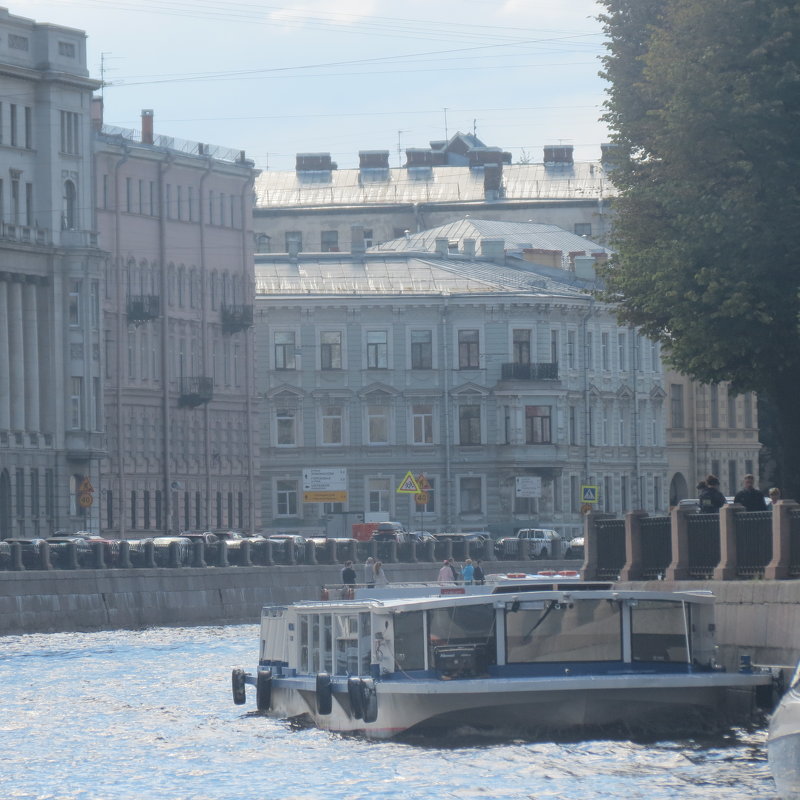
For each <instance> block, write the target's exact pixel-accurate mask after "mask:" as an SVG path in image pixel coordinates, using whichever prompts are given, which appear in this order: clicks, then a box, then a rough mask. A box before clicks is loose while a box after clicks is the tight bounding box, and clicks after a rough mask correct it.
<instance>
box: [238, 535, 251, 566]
mask: <svg viewBox="0 0 800 800" xmlns="http://www.w3.org/2000/svg"><path fill="white" fill-rule="evenodd" d="M239 566H240V567H252V566H253V561H252V560H251V558H250V542H248V541H247V539H245V540H244V541H243V542H241V543H240V544H239Z"/></svg>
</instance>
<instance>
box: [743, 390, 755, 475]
mask: <svg viewBox="0 0 800 800" xmlns="http://www.w3.org/2000/svg"><path fill="white" fill-rule="evenodd" d="M744 427H745V428H752V427H753V395H752V394H751V393H750V392H748V393H747V394H745V396H744ZM747 471H748V472H752V471H753V470H752V469H749V470H747Z"/></svg>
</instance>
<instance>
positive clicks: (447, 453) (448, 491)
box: [442, 295, 453, 529]
mask: <svg viewBox="0 0 800 800" xmlns="http://www.w3.org/2000/svg"><path fill="white" fill-rule="evenodd" d="M443 299H444V308H443V309H442V353H443V355H442V358H443V361H444V364H443V366H444V474H445V495H446V505H445V509H446V516H445V520H444V522H445V526H446V527H447V528H448V529H449V528H450V515H451V509H452V507H453V491H452V485H451V481H452V472H451V447H452V443H451V439H452V431H451V430H450V347H449V345H448V335H449V331H448V326H447V316H448V297H447V295H445V296H444V298H443Z"/></svg>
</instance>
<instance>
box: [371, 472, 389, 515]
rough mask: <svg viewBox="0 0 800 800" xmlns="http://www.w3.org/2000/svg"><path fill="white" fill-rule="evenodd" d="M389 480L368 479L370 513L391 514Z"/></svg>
mask: <svg viewBox="0 0 800 800" xmlns="http://www.w3.org/2000/svg"><path fill="white" fill-rule="evenodd" d="M391 496H392V495H391V485H390V480H389V478H367V505H368V508H369V510H370V512H386V513H390V512H391V510H392V509H391V506H390V500H391Z"/></svg>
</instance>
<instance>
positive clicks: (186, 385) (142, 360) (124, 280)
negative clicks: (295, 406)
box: [94, 104, 258, 537]
mask: <svg viewBox="0 0 800 800" xmlns="http://www.w3.org/2000/svg"><path fill="white" fill-rule="evenodd" d="M95 108H96V115H95V117H96V118H95V127H96V133H95V145H94V146H95V156H94V179H95V195H96V200H97V203H96V206H97V208H96V215H97V223H96V224H97V230H98V233H99V240H100V243H101V245H102V247H103V248H104V249H105V250H106V251H107V252H108V259H107V261H106V265H105V266H106V269H105V279H104V282H103V296H102V308H103V342H104V357H103V364H104V375H103V382H104V385H105V409H104V412H105V429H106V433H107V441H108V448H107V449H108V457H107V459H105V460H104V461H103V463H102V475H101V477H100V478H99V479H98V482H97V486H96V488H97V490H98V501H99V503H98V505H99V515H98V517H99V518H98V524H99V528H100V529H101V530H102V531H103V532H105V533H108V534H111V535H115V536H120V537H125V536H128V537H136V536H145V535H154V534H155V533H157V532H160V533H164V532H167V531H172V532H176V531H179V530H188V529H208V528H212V529H213V528H235V529H239V530H247V531H252V530H253V529H254V528H255V527H257V525H258V517H257V509H256V504H255V502H254V501H255V497H256V484H255V476H256V458H257V455H258V454H257V452H255V450H254V447H253V442H254V439H255V430H256V428H255V413H256V405H255V401H254V395H253V387H254V380H253V353H252V322H253V255H252V241H253V230H252V205H253V203H252V197H253V180H254V178H255V175H256V171H255V170H254V169H253V163H252V162H251V161H248V160H247V159H246V158H245V154H244V153H243V152H239V151H226V150H222V149H221V148H216V147H212V146H209V145H204V144H200V143H193V142H181V141H176V140H175V139H173V138H170V137H164V136H156V135H154V132H153V114H152V111H143V112H142V130H141V132H140V133H137V132H133V131H124V130H119V129H111V128H108V127H106V126H103V125H102V120H101V119H100V113H101V107H100V105H99V104H96V106H95Z"/></svg>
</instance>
